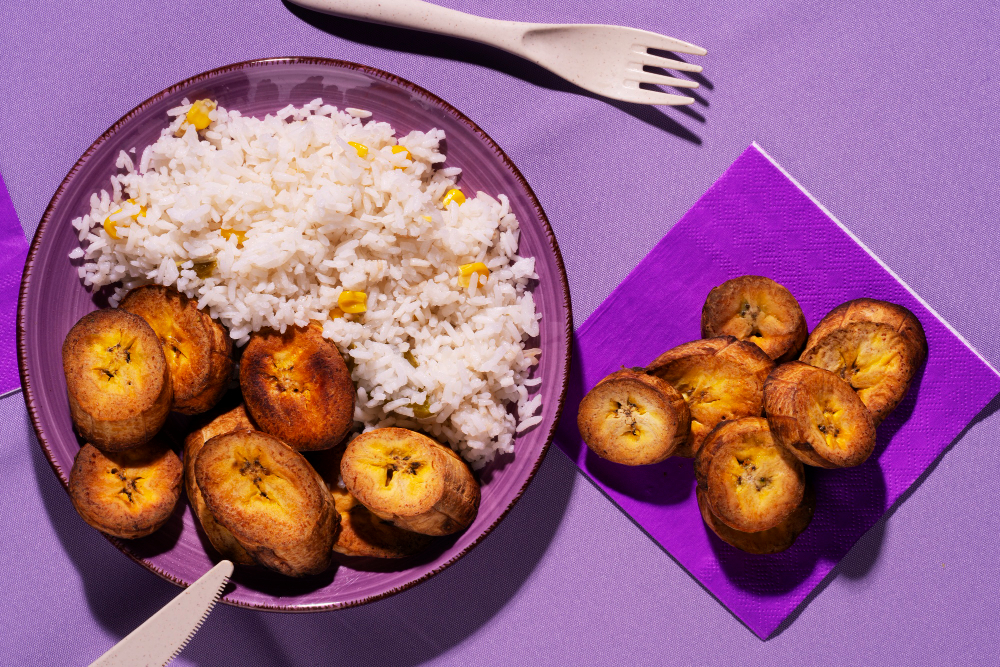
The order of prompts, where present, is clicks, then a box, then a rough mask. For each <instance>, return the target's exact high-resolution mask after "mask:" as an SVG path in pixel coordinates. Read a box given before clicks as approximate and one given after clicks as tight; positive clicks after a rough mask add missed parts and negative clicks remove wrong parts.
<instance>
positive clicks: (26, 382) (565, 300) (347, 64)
mask: <svg viewBox="0 0 1000 667" xmlns="http://www.w3.org/2000/svg"><path fill="white" fill-rule="evenodd" d="M298 63H302V64H312V65H327V66H330V67H338V68H342V69H347V70H353V71H357V72H362V73H364V74H367V75H369V76H372V77H375V78H378V79H382V80H383V81H386V82H388V83H392V84H394V85H397V86H399V87H401V88H404V89H406V90H407V91H408V92H410V93H411V94H415V95H418V96H420V97H422V98H424V99H426V100H428V101H429V102H431V103H432V104H434V105H435V106H436V107H438V108H439V109H440V110H442V111H444V112H445V113H447V114H449V115H450V116H452V117H453V118H454V119H455V120H458V121H459V122H461V123H463V124H465V125H466V126H468V128H469V129H470V130H472V132H473V133H474V134H476V135H477V136H478V137H479V139H480V140H482V141H484V142H485V143H486V144H487V145H488V146H489V147H490V149H491V150H493V151H494V152H495V154H496V156H497V157H498V158H499V159H500V160H501V161H502V162H503V164H504V166H505V167H506V168H507V170H508V171H509V172H510V173H511V174H512V175H513V176H514V178H515V179H516V180H517V181H518V183H519V184H520V186H521V187H522V188H523V189H524V191H525V192H526V193H527V195H528V199H529V200H530V202H531V206H532V208H533V209H534V212H535V215H536V216H537V217H538V220H539V221H540V222H541V224H542V231H543V232H544V234H545V239H546V241H547V242H548V244H549V249H550V250H551V251H552V254H553V257H554V258H555V262H556V267H557V269H558V278H559V285H560V287H561V290H560V291H561V292H562V310H563V313H564V314H565V322H566V328H565V331H564V333H565V336H566V338H565V340H566V349H565V350H564V351H563V354H562V361H563V368H562V371H563V380H562V386H561V387H560V389H559V400H558V402H557V404H556V410H555V419H553V421H552V426H551V427H550V428H549V432H548V433H547V434H546V437H545V442H544V443H543V445H542V448H541V450H540V451H539V453H538V458H537V459H536V460H535V464H534V466H532V468H531V472H530V473H529V474H528V477H527V478H526V479H525V480H524V483H523V484H522V485H521V488H520V489H518V491H517V493H516V494H514V497H513V498H512V499H511V500H510V502H509V503H508V504H507V507H506V508H504V510H503V511H502V512H501V513H500V514H499V516H497V518H496V520H494V521H493V523H491V524H490V525H489V526H487V527H486V528H485V529H484V530H483V531H482V532H481V533H480V534H479V535H478V536H477V537H476V538H475V539H474V540H473V541H472V542H471V543H470V544H469V545H468V546H466V547H465V548H464V549H462V550H461V551H459V552H458V553H457V554H455V555H454V556H453V557H452V558H450V559H449V560H448V561H446V562H444V563H442V564H441V565H440V566H439V567H437V568H435V569H433V570H431V571H429V572H427V573H426V574H424V575H423V576H420V577H418V578H416V579H413V580H411V581H408V582H406V583H405V584H402V585H401V586H397V587H395V588H392V589H390V590H388V591H386V592H384V593H379V594H378V595H370V596H367V597H362V598H358V599H356V600H350V601H348V602H343V603H327V604H319V605H309V604H298V605H296V604H292V605H286V606H281V605H270V604H263V603H249V602H243V601H240V600H230V599H228V596H223V597H222V598H220V601H221V602H223V603H225V604H228V605H231V606H234V607H245V608H248V609H260V610H264V611H277V612H286V613H307V612H315V611H330V610H333V609H345V608H347V607H356V606H359V605H363V604H367V603H369V602H374V601H376V600H381V599H383V598H387V597H390V596H392V595H395V594H397V593H400V592H402V591H405V590H407V589H409V588H412V587H413V586H416V585H417V584H419V583H421V582H423V581H426V580H428V579H430V578H431V577H433V576H434V575H435V574H437V573H438V572H441V571H442V570H444V569H445V568H447V567H448V566H450V565H452V564H453V563H455V562H456V561H457V560H458V559H460V558H461V557H462V556H464V555H465V554H467V553H469V552H470V551H472V549H473V547H475V546H476V545H477V544H479V543H480V542H482V541H483V539H484V538H485V537H486V536H487V535H489V534H490V533H491V532H493V529H494V528H495V527H496V526H497V524H499V523H500V522H501V521H502V520H503V519H504V517H506V516H507V514H508V513H509V512H510V510H511V509H512V508H513V507H514V505H516V504H517V501H518V500H520V498H521V496H522V495H523V494H524V491H525V489H527V488H528V485H529V484H530V483H531V480H533V479H534V478H535V474H536V473H537V472H538V468H539V467H540V466H541V465H542V461H543V460H544V459H545V456H546V454H547V453H548V450H549V446H550V445H551V444H552V439H553V437H554V436H555V432H556V427H557V426H558V424H559V418H560V417H561V415H562V409H563V405H564V404H565V402H566V392H567V389H568V387H569V368H570V362H571V355H572V348H573V345H572V337H573V311H572V307H571V304H570V294H569V280H568V278H567V276H566V267H565V265H564V264H563V259H562V253H561V252H560V251H559V243H558V241H557V240H556V236H555V233H554V232H553V231H552V226H551V225H550V224H549V219H548V217H547V216H546V215H545V211H544V210H543V209H542V205H541V203H540V202H539V201H538V197H536V196H535V191H534V190H532V189H531V186H530V185H529V184H528V181H527V179H525V178H524V175H523V174H521V170H520V169H518V168H517V166H516V165H515V164H514V162H513V161H512V160H511V159H510V157H509V156H508V155H507V153H506V152H504V150H503V149H502V148H500V146H499V145H498V144H497V143H496V142H495V141H493V139H492V138H491V137H490V136H489V135H488V134H487V133H486V132H485V131H484V130H483V129H482V128H480V127H479V126H478V125H476V123H475V122H473V121H472V120H471V119H470V118H469V117H468V116H466V115H465V114H464V113H462V112H461V111H459V110H458V109H457V108H456V107H454V106H453V105H451V104H450V103H448V102H446V101H445V100H443V99H441V98H440V97H438V96H437V95H435V94H434V93H432V92H430V91H428V90H426V89H425V88H422V87H421V86H418V85H417V84H415V83H413V82H412V81H408V80H407V79H404V78H402V77H400V76H397V75H395V74H391V73H389V72H386V71H385V70H381V69H378V68H377V67H371V66H369V65H362V64H359V63H355V62H351V61H349V60H338V59H334V58H320V57H313V56H282V57H273V58H259V59H255V60H245V61H242V62H238V63H231V64H229V65H223V66H222V67H216V68H215V69H211V70H207V71H205V72H202V73H200V74H196V75H194V76H192V77H189V78H187V79H184V80H183V81H179V82H178V83H175V84H173V85H171V86H169V87H167V88H165V89H163V90H161V91H160V92H158V93H156V94H155V95H152V96H150V97H149V98H147V99H146V100H145V101H143V102H141V103H140V104H138V105H137V106H136V107H134V108H133V109H132V110H130V111H129V112H128V113H126V114H125V115H124V116H122V117H121V118H119V119H118V120H117V121H115V123H114V124H113V125H112V126H111V127H109V128H108V129H107V130H105V132H104V133H103V134H102V135H101V136H100V137H98V138H97V140H96V141H94V143H92V144H91V145H90V147H89V148H87V150H86V151H84V152H83V154H82V155H81V156H80V158H79V159H78V160H77V161H76V163H75V164H74V165H73V166H72V167H71V168H70V170H69V172H67V174H66V176H65V177H64V178H63V180H62V182H61V183H60V184H59V187H58V188H57V189H56V191H55V194H53V195H52V199H51V200H50V201H49V204H48V206H46V207H45V213H43V214H42V219H41V221H40V222H39V223H38V228H37V229H36V230H35V234H34V236H33V237H32V240H31V247H30V248H29V250H28V256H27V258H26V259H25V262H24V270H23V272H22V274H21V286H20V289H19V292H18V299H17V366H18V372H19V373H20V376H21V386H22V387H23V388H24V392H23V395H24V403H25V406H26V407H27V409H28V415H29V416H30V417H31V425H32V427H33V428H34V430H35V435H36V436H37V438H38V444H39V445H40V446H41V448H42V451H43V452H44V454H45V458H46V459H47V460H48V462H49V465H50V466H51V467H52V470H53V472H55V474H56V477H57V478H58V479H59V481H60V483H61V484H62V485H63V489H64V490H65V491H66V493H67V494H68V493H69V480H68V479H67V478H66V476H65V474H64V473H63V470H62V468H61V467H60V466H59V464H58V463H57V462H56V460H55V458H53V455H52V452H51V450H50V448H49V443H48V440H47V439H46V436H45V433H44V432H43V430H42V428H41V425H40V424H39V418H38V415H37V414H36V409H35V405H36V401H37V399H36V396H35V393H34V391H33V390H32V387H31V380H30V373H29V370H28V368H27V364H26V363H25V349H24V348H25V331H26V328H27V323H26V322H25V321H24V317H25V312H24V303H25V295H26V293H27V290H28V282H29V279H30V277H31V270H32V267H33V265H34V262H35V255H36V254H37V253H38V250H39V247H40V240H41V237H42V233H43V232H44V230H45V228H46V227H47V226H48V223H49V221H50V219H51V216H52V212H53V210H54V209H55V207H56V205H57V204H58V202H59V200H60V199H61V198H62V195H63V192H64V191H65V189H66V187H67V184H68V183H69V181H70V180H72V178H73V177H74V176H76V174H77V173H78V172H79V171H80V168H81V165H82V164H83V163H84V162H85V161H86V160H87V158H89V157H90V156H91V155H92V154H93V153H94V152H95V151H96V150H97V149H98V148H99V147H100V146H101V145H102V144H103V143H104V142H105V141H107V140H109V139H110V138H111V137H113V136H114V135H115V134H116V133H117V132H118V131H119V129H121V127H122V125H124V124H125V123H127V122H128V121H129V120H131V119H132V118H133V117H135V116H137V115H139V114H140V113H142V112H143V111H145V109H146V108H147V107H149V106H150V105H152V104H154V103H156V102H157V101H159V100H160V99H162V98H163V97H165V96H167V95H170V94H172V93H174V92H177V91H178V90H180V89H182V88H184V87H187V86H190V85H192V84H195V83H198V82H200V81H205V80H208V79H211V78H213V77H215V76H218V75H221V74H225V73H227V72H232V71H236V70H241V69H247V68H251V67H267V66H269V65H278V64H281V65H288V64H292V65H294V64H298ZM98 532H99V533H100V534H101V535H102V536H104V538H105V539H107V540H108V541H109V542H111V544H113V545H114V546H115V548H116V549H118V550H119V551H121V552H122V553H123V554H125V555H126V556H128V557H129V558H131V559H132V560H133V561H135V562H136V563H138V564H140V565H142V566H143V567H145V568H146V569H147V570H149V571H150V572H153V573H154V574H156V575H158V576H160V577H161V578H163V579H166V580H167V581H169V582H170V583H172V584H175V585H177V586H180V587H181V588H186V587H187V586H188V585H189V584H188V583H186V582H184V581H181V580H180V579H178V578H177V577H175V576H173V575H172V574H170V573H169V572H166V571H164V570H162V569H160V568H159V567H157V566H156V565H154V564H153V563H150V562H147V561H145V560H143V559H141V558H139V557H137V556H136V555H135V554H133V553H132V552H131V551H130V550H129V549H128V548H126V545H125V544H124V543H123V542H122V541H121V540H119V539H118V538H116V537H112V536H110V535H108V534H106V533H103V532H101V531H98ZM192 583H193V582H192Z"/></svg>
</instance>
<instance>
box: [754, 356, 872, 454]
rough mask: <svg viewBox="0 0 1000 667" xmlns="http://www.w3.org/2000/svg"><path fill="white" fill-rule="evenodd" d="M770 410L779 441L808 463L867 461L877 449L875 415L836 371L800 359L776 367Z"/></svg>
mask: <svg viewBox="0 0 1000 667" xmlns="http://www.w3.org/2000/svg"><path fill="white" fill-rule="evenodd" d="M764 412H765V414H767V421H768V424H770V426H771V433H772V435H773V436H774V439H775V440H776V441H778V442H779V443H780V444H781V445H783V446H784V447H785V448H787V449H788V450H789V451H790V452H792V453H793V454H794V455H795V456H796V457H798V459H799V460H800V461H802V462H803V463H805V464H807V465H811V466H819V467H821V468H847V467H851V466H856V465H861V464H862V463H864V462H865V461H866V460H868V457H869V456H871V453H872V451H873V450H874V449H875V425H874V422H873V421H872V416H871V413H870V412H869V411H868V408H866V407H865V405H864V403H863V402H862V401H861V398H860V397H859V396H858V395H857V394H856V393H855V391H854V389H853V388H852V387H851V386H850V385H849V384H848V383H847V382H845V381H844V380H842V379H841V378H839V377H838V376H836V375H834V374H833V373H831V372H829V371H826V370H823V369H822V368H816V367H815V366H810V365H808V364H804V363H802V362H799V361H793V362H790V363H787V364H782V365H781V366H778V367H777V368H775V369H774V370H773V371H772V372H771V374H770V375H769V376H768V378H767V382H765V383H764Z"/></svg>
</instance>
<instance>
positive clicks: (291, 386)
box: [240, 326, 355, 451]
mask: <svg viewBox="0 0 1000 667" xmlns="http://www.w3.org/2000/svg"><path fill="white" fill-rule="evenodd" d="M240 387H241V388H242V389H243V400H244V401H245V402H246V406H247V410H248V411H249V413H250V415H251V416H252V417H253V418H254V420H255V421H256V422H257V423H258V424H259V425H260V427H261V429H262V430H264V431H265V432H267V433H270V434H271V435H274V436H276V437H278V438H280V439H281V440H282V441H283V442H285V443H286V444H288V446H289V447H291V448H293V449H297V450H300V451H303V450H315V449H329V448H330V447H333V446H334V445H336V444H338V443H339V442H340V441H341V440H343V439H344V436H346V435H347V433H348V431H350V429H351V426H352V425H353V424H354V394H355V390H354V383H353V382H352V381H351V374H350V372H348V370H347V364H346V363H344V358H343V357H342V356H341V355H340V352H339V351H338V350H337V346H336V345H334V344H333V343H331V342H330V341H328V340H326V339H325V338H323V334H322V333H321V331H320V329H319V328H318V327H316V326H309V327H295V328H289V329H288V330H286V331H285V333H284V334H279V333H277V332H275V331H269V332H259V333H256V334H253V335H252V336H251V337H250V342H249V343H247V346H246V349H245V350H244V351H243V357H242V358H241V359H240Z"/></svg>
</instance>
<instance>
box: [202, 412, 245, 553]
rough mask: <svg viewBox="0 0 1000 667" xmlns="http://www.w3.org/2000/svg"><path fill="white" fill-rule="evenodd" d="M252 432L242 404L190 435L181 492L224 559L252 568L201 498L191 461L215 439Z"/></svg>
mask: <svg viewBox="0 0 1000 667" xmlns="http://www.w3.org/2000/svg"><path fill="white" fill-rule="evenodd" d="M254 430H256V429H255V428H254V425H253V423H252V422H251V421H250V418H249V417H248V416H247V413H246V410H245V409H244V407H243V406H242V405H238V406H237V407H235V408H233V409H232V410H230V411H229V412H224V413H223V414H221V415H219V416H218V417H216V418H215V419H213V420H212V421H210V422H209V423H207V424H205V425H204V426H202V427H201V428H199V429H197V430H196V431H193V432H191V433H190V434H189V435H188V437H187V438H185V440H184V490H185V491H187V497H188V502H190V503H191V509H192V510H193V511H194V515H195V517H196V518H197V519H198V522H199V523H200V524H201V527H202V529H203V530H204V531H205V535H207V536H208V541H209V542H211V543H212V546H213V547H215V550H216V551H218V552H219V553H220V554H221V555H222V557H223V558H228V559H229V560H231V561H233V562H234V563H238V564H240V565H255V564H256V562H257V561H255V560H254V559H253V557H252V556H251V555H250V554H249V553H247V550H246V549H244V548H243V545H242V544H240V542H239V540H237V539H236V537H235V536H234V535H233V534H232V533H231V532H229V530H228V529H227V528H225V527H224V526H223V525H222V524H220V523H219V522H218V521H216V520H215V517H214V516H212V512H211V511H209V509H208V505H206V504H205V498H204V497H203V496H202V495H201V489H199V488H198V482H197V481H196V479H195V474H194V462H195V460H197V458H198V452H200V451H201V449H202V447H204V445H205V443H206V442H208V441H209V440H211V439H212V438H214V437H215V436H217V435H223V434H226V433H233V432H235V431H254Z"/></svg>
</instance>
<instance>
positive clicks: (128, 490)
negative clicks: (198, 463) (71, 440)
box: [69, 438, 183, 540]
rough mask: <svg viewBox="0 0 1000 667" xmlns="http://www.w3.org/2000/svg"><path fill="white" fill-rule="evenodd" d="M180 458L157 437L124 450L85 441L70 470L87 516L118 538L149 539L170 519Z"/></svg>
mask: <svg viewBox="0 0 1000 667" xmlns="http://www.w3.org/2000/svg"><path fill="white" fill-rule="evenodd" d="M182 476H183V471H182V466H181V460H180V459H179V458H177V455H176V454H174V452H173V451H172V450H171V449H170V448H169V447H167V446H166V445H165V444H164V443H163V442H162V441H160V440H159V439H158V438H154V439H153V440H151V441H150V442H148V443H146V444H144V445H140V446H139V447H135V448H132V449H130V450H128V451H123V452H107V453H105V452H101V450H99V449H97V447H94V446H93V445H91V444H89V443H88V444H85V445H84V446H83V447H81V448H80V451H79V452H77V454H76V459H75V460H74V461H73V469H72V470H71V471H70V473H69V497H70V500H71V501H72V502H73V507H75V508H76V511H77V512H78V513H79V514H80V516H81V517H83V520H84V521H86V522H87V523H88V524H90V525H91V526H93V527H94V528H96V529H98V530H100V531H102V532H105V533H107V534H109V535H113V536H115V537H120V538H122V539H126V540H131V539H135V538H137V537H145V536H146V535H149V534H150V533H152V532H155V531H156V530H157V529H159V528H160V526H162V525H163V524H164V523H166V521H167V519H169V518H170V515H171V513H172V512H173V511H174V507H175V506H176V505H177V500H178V499H179V498H180V495H181V478H182Z"/></svg>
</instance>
